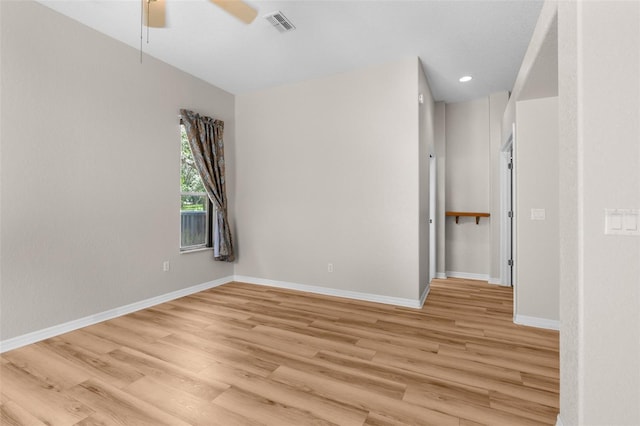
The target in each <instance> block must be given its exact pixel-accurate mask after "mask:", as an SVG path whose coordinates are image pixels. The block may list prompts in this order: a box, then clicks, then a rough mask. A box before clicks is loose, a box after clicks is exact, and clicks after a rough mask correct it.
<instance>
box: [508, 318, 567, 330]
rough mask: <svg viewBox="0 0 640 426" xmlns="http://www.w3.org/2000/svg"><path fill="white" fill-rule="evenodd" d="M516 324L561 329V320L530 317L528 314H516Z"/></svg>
mask: <svg viewBox="0 0 640 426" xmlns="http://www.w3.org/2000/svg"><path fill="white" fill-rule="evenodd" d="M513 322H514V323H515V324H520V325H526V326H529V327H536V328H546V329H547V330H560V321H559V320H551V319H547V318H538V317H529V316H527V315H515V316H514V317H513Z"/></svg>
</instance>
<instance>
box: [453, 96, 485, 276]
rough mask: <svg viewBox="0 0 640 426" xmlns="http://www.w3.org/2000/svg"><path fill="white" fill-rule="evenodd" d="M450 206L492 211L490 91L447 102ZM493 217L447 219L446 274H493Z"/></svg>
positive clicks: (473, 210)
mask: <svg viewBox="0 0 640 426" xmlns="http://www.w3.org/2000/svg"><path fill="white" fill-rule="evenodd" d="M445 113H446V146H447V148H446V210H447V211H467V212H489V175H490V156H489V149H490V131H489V117H490V116H489V97H485V98H480V99H476V100H473V101H468V102H460V103H454V104H447V105H446V112H445ZM489 223H490V219H487V218H483V219H481V220H480V224H478V225H476V222H475V218H460V222H459V223H458V224H456V223H455V219H454V218H453V217H448V218H447V220H446V255H445V256H446V270H447V274H450V273H453V274H460V273H462V274H463V275H464V274H470V275H472V276H475V277H476V278H479V279H487V278H488V274H489V252H490V246H489V226H490V225H489Z"/></svg>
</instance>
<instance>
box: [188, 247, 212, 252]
mask: <svg viewBox="0 0 640 426" xmlns="http://www.w3.org/2000/svg"><path fill="white" fill-rule="evenodd" d="M209 250H213V247H198V248H194V249H186V250H180V254H189V253H197V252H199V251H209Z"/></svg>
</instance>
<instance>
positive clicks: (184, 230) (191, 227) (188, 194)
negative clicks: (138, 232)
mask: <svg viewBox="0 0 640 426" xmlns="http://www.w3.org/2000/svg"><path fill="white" fill-rule="evenodd" d="M180 142H181V153H180V251H190V250H197V249H201V248H205V247H211V217H212V214H211V212H212V211H213V205H212V204H211V201H210V200H209V197H208V196H207V193H206V191H205V189H204V184H203V183H202V179H200V174H199V173H198V170H197V169H196V165H195V161H194V159H193V155H192V154H191V148H190V147H189V141H188V139H187V132H186V131H185V128H184V126H183V125H182V124H181V125H180Z"/></svg>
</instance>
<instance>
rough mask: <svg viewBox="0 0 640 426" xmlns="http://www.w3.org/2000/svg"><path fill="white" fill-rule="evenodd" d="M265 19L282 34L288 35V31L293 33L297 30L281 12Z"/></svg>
mask: <svg viewBox="0 0 640 426" xmlns="http://www.w3.org/2000/svg"><path fill="white" fill-rule="evenodd" d="M264 18H265V19H266V20H267V21H269V22H270V23H271V25H273V26H274V27H275V28H276V29H277V30H278V31H280V32H281V33H286V32H288V31H293V30H295V29H296V27H295V26H294V25H293V24H292V23H291V21H290V20H289V19H287V17H286V16H284V15H283V14H282V12H280V11H278V12H273V13H270V14H268V15H265V17H264Z"/></svg>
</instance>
